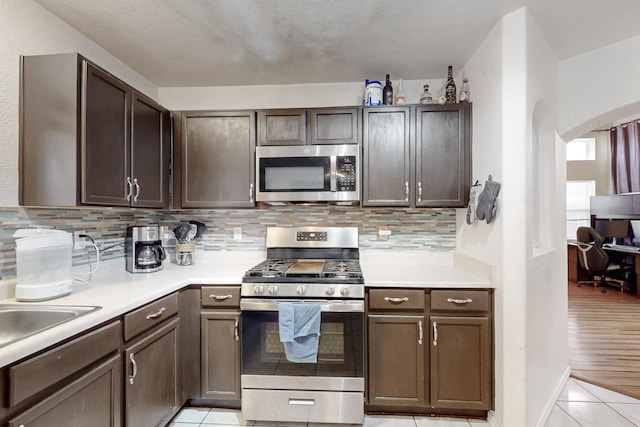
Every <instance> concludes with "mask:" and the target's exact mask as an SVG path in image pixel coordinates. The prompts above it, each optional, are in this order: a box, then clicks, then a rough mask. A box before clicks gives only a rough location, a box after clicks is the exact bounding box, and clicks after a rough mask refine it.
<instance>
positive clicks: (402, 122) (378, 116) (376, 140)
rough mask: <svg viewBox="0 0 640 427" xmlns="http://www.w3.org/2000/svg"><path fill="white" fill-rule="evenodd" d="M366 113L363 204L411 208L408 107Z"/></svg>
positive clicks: (383, 108) (365, 111)
mask: <svg viewBox="0 0 640 427" xmlns="http://www.w3.org/2000/svg"><path fill="white" fill-rule="evenodd" d="M363 111H364V116H363V151H364V156H363V157H364V161H363V197H362V204H363V206H409V205H410V200H409V196H410V190H409V186H410V178H409V177H410V171H411V167H410V163H409V162H410V143H409V142H410V140H409V107H391V108H386V107H378V108H365V109H364V110H363Z"/></svg>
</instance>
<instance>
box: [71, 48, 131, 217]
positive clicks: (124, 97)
mask: <svg viewBox="0 0 640 427" xmlns="http://www.w3.org/2000/svg"><path fill="white" fill-rule="evenodd" d="M83 84H84V88H83V89H84V90H83V91H82V93H83V95H82V113H83V116H82V120H81V142H82V152H81V159H82V162H81V177H82V186H81V188H82V197H81V200H82V203H86V204H90V205H91V204H93V205H108V206H129V201H128V200H127V195H128V194H129V186H128V185H127V177H128V176H130V172H131V171H130V169H131V158H130V152H131V146H130V144H131V142H130V141H131V139H130V136H129V129H130V117H131V116H130V109H131V94H132V91H131V88H130V87H129V86H127V85H125V84H124V83H122V82H121V81H119V80H118V79H116V78H114V77H112V76H110V75H109V74H107V73H105V72H103V71H102V70H100V69H98V68H97V67H95V66H93V65H91V64H89V63H87V62H86V61H85V62H84V80H83Z"/></svg>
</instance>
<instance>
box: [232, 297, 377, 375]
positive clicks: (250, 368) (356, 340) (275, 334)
mask: <svg viewBox="0 0 640 427" xmlns="http://www.w3.org/2000/svg"><path fill="white" fill-rule="evenodd" d="M281 301H284V300H263V299H242V300H241V301H240V307H241V310H242V334H241V337H242V375H243V376H247V375H260V376H287V377H291V376H295V377H326V378H332V377H333V378H364V371H363V365H364V350H363V346H364V334H363V332H364V302H363V301H362V300H354V301H331V300H325V301H317V300H313V301H305V302H314V303H317V302H321V303H322V309H321V321H320V339H319V342H318V358H317V363H294V362H289V361H288V360H287V358H286V357H285V353H284V347H283V345H282V343H281V342H280V334H279V323H278V304H279V302H281ZM287 302H294V303H295V302H303V301H301V300H296V301H290V300H288V301H287Z"/></svg>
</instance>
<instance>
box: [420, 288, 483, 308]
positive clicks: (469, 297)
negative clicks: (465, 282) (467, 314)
mask: <svg viewBox="0 0 640 427" xmlns="http://www.w3.org/2000/svg"><path fill="white" fill-rule="evenodd" d="M489 302H490V298H489V291H488V290H451V289H448V290H445V289H442V290H440V289H439V290H433V291H431V310H446V311H489Z"/></svg>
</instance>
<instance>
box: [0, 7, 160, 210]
mask: <svg viewBox="0 0 640 427" xmlns="http://www.w3.org/2000/svg"><path fill="white" fill-rule="evenodd" d="M0 40H2V44H0V117H2V120H0V147H1V148H2V149H1V150H0V182H2V184H3V185H2V186H0V206H17V205H18V137H19V135H18V99H19V82H20V55H42V54H53V53H68V52H79V53H80V54H82V55H84V56H85V57H87V58H88V59H90V60H92V61H94V62H95V63H97V64H98V65H100V66H101V67H103V68H105V69H107V70H108V71H109V72H111V73H112V74H114V75H116V76H118V77H119V78H121V79H122V80H124V81H126V82H127V83H129V84H130V85H131V86H134V87H135V88H136V89H138V90H140V91H141V92H143V93H145V94H147V95H148V96H150V97H151V98H154V99H157V96H158V93H157V88H156V86H155V85H154V84H153V83H151V82H150V81H149V80H147V79H146V78H144V77H143V76H141V75H139V74H138V73H136V72H135V71H134V70H133V69H131V68H130V67H128V66H127V65H126V64H124V63H123V62H121V61H119V60H118V59H116V58H115V57H113V56H112V55H110V54H109V53H108V52H107V51H105V50H104V49H103V48H101V47H100V46H98V45H97V44H95V43H93V42H92V41H91V40H89V39H88V38H87V37H85V36H84V35H82V34H80V33H79V32H78V31H76V30H75V29H73V28H72V27H70V26H69V25H67V24H66V23H64V22H63V21H61V20H60V19H58V18H57V17H56V16H54V15H53V14H51V13H50V12H49V11H48V10H46V9H44V8H43V7H42V6H40V5H39V4H37V3H35V2H34V1H32V0H2V1H0Z"/></svg>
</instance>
